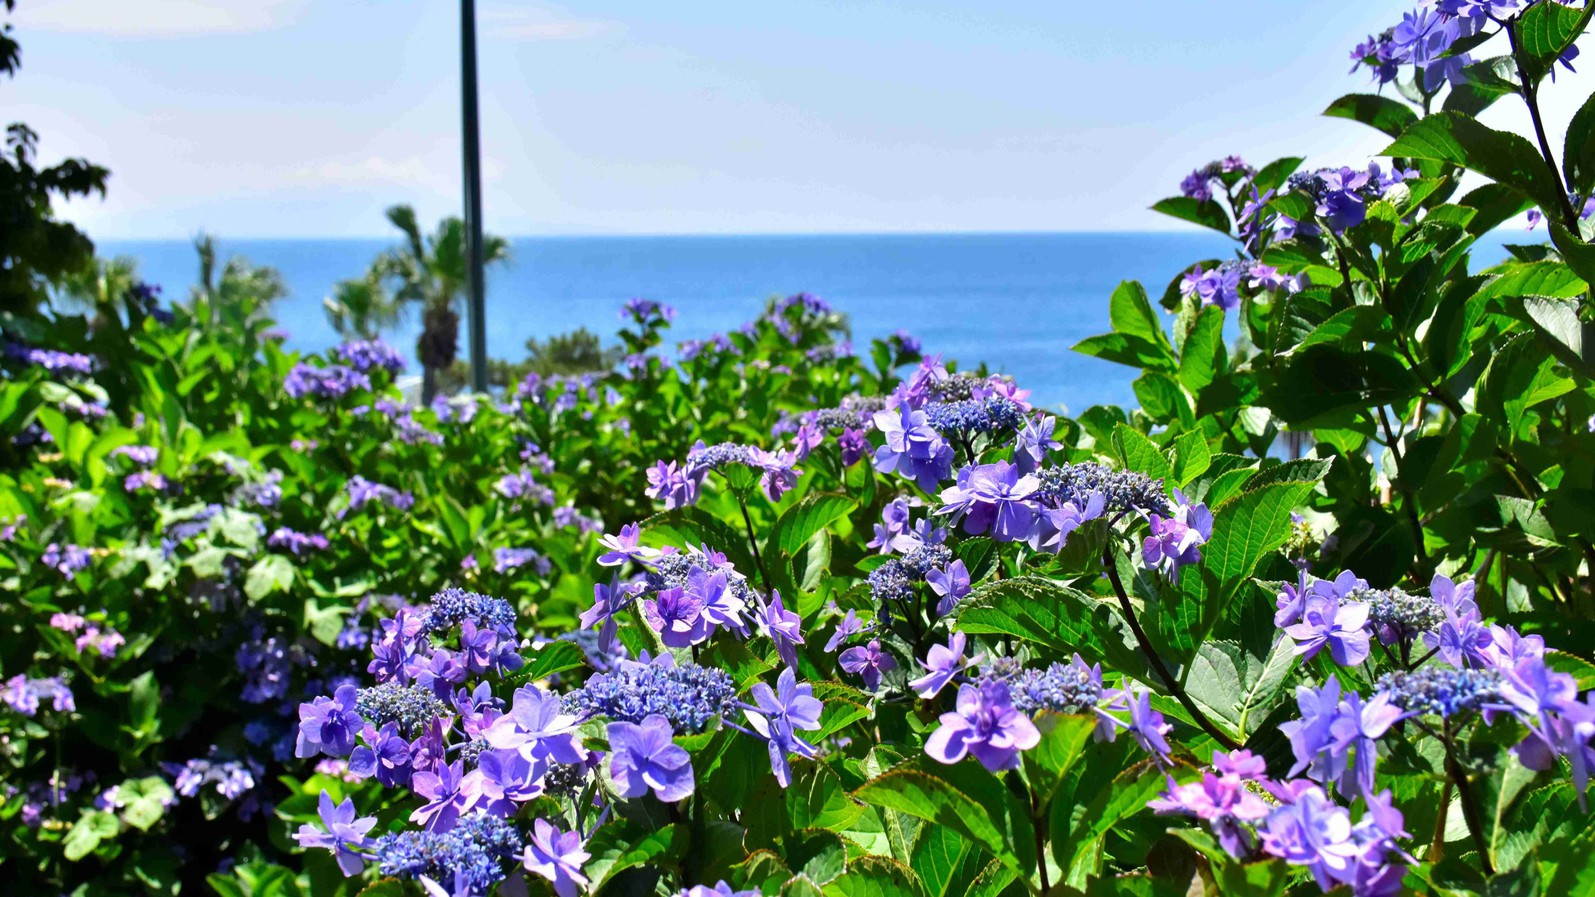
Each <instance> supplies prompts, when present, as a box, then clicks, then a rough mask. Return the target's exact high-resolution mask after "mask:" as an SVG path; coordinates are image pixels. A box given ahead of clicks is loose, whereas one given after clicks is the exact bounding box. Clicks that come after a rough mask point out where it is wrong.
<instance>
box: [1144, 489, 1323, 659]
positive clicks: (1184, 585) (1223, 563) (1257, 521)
mask: <svg viewBox="0 0 1595 897" xmlns="http://www.w3.org/2000/svg"><path fill="white" fill-rule="evenodd" d="M1330 463H1331V462H1330V461H1327V460H1314V459H1303V460H1299V461H1289V462H1286V463H1284V464H1279V465H1276V466H1274V467H1269V468H1266V469H1264V470H1263V471H1262V472H1260V473H1258V474H1257V475H1256V476H1254V477H1252V478H1251V480H1249V481H1248V482H1247V484H1246V487H1245V488H1244V489H1243V490H1242V491H1241V493H1240V494H1239V495H1235V496H1231V497H1230V498H1228V499H1226V500H1225V501H1224V502H1222V503H1221V504H1219V505H1218V506H1216V507H1215V508H1213V538H1212V539H1210V540H1209V541H1208V543H1207V544H1206V545H1204V546H1203V547H1202V565H1201V566H1200V567H1197V568H1194V569H1192V570H1189V571H1185V572H1183V573H1182V575H1181V576H1180V582H1179V587H1180V596H1179V600H1178V601H1177V602H1176V604H1175V606H1174V607H1173V608H1172V611H1173V614H1172V617H1171V618H1170V619H1168V620H1166V621H1165V622H1164V624H1163V626H1162V627H1161V628H1162V629H1163V631H1164V632H1166V633H1167V634H1168V637H1169V639H1170V644H1171V646H1172V647H1174V648H1175V649H1176V650H1177V651H1178V652H1179V654H1180V655H1181V657H1190V656H1192V655H1193V654H1194V653H1195V651H1196V649H1197V646H1199V645H1200V644H1201V643H1202V642H1203V641H1204V640H1205V639H1206V638H1207V634H1208V633H1209V632H1210V631H1212V629H1213V626H1214V625H1215V624H1216V623H1217V622H1218V620H1219V619H1220V617H1221V616H1222V615H1223V613H1224V611H1225V609H1226V608H1227V607H1229V605H1230V602H1231V601H1233V600H1234V599H1235V597H1236V595H1237V594H1238V593H1239V592H1240V590H1241V587H1242V586H1244V585H1245V584H1246V582H1247V580H1248V579H1250V578H1251V575H1252V572H1253V571H1254V570H1256V569H1257V564H1258V562H1260V561H1261V560H1262V559H1263V557H1264V556H1265V555H1267V554H1269V553H1270V552H1272V551H1274V550H1275V549H1277V548H1279V547H1280V546H1281V545H1283V544H1285V540H1286V539H1287V538H1288V537H1289V536H1290V515H1291V512H1292V511H1294V510H1295V509H1296V508H1297V507H1298V506H1299V505H1300V504H1301V503H1302V501H1303V500H1305V499H1306V497H1307V496H1308V494H1309V493H1311V492H1312V491H1313V489H1315V488H1316V487H1317V486H1318V483H1319V482H1320V481H1322V480H1323V478H1324V477H1325V476H1326V475H1328V473H1329V467H1330Z"/></svg>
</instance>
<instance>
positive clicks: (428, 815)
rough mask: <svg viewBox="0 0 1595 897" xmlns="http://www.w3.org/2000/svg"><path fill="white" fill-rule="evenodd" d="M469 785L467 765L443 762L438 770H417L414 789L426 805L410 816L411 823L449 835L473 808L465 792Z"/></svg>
mask: <svg viewBox="0 0 1595 897" xmlns="http://www.w3.org/2000/svg"><path fill="white" fill-rule="evenodd" d="M464 783H465V764H463V763H461V762H460V761H458V760H456V761H455V762H453V763H439V764H438V765H437V767H436V769H435V770H430V769H429V770H421V771H417V772H416V774H415V775H414V777H412V778H411V779H410V788H411V790H413V791H414V792H415V793H416V794H418V795H420V796H421V797H424V798H426V803H425V804H424V805H423V806H421V807H418V808H417V809H416V810H415V812H413V813H411V814H410V821H411V822H413V823H415V824H416V825H419V826H422V827H423V828H425V829H427V830H428V831H434V832H446V831H448V830H449V829H451V828H454V825H455V823H457V822H459V820H460V814H461V813H464V812H466V811H467V810H469V809H470V808H471V796H470V795H468V794H466V793H465V792H464V791H462V790H461V786H462V785H463V784H464Z"/></svg>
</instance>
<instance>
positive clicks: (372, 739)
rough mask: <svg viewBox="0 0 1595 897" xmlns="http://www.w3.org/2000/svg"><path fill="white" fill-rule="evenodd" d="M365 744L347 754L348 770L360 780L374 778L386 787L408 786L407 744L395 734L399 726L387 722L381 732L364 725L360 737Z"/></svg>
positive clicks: (408, 758) (408, 750)
mask: <svg viewBox="0 0 1595 897" xmlns="http://www.w3.org/2000/svg"><path fill="white" fill-rule="evenodd" d="M360 737H361V740H363V741H364V742H365V744H362V745H360V746H358V747H356V748H355V749H354V751H353V753H351V754H350V755H349V771H350V772H351V773H354V774H355V775H357V776H360V777H362V778H369V777H372V776H375V777H376V780H377V781H378V782H381V783H382V784H383V785H384V786H386V787H388V788H398V787H400V786H404V785H408V784H410V773H411V771H412V770H411V767H410V742H408V741H405V740H404V738H402V737H401V736H400V735H399V724H398V723H397V722H389V723H386V724H385V725H383V727H382V728H381V729H374V728H372V727H371V726H366V727H365V728H364V729H363V730H362V731H361V734H360Z"/></svg>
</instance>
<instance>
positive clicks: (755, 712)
mask: <svg viewBox="0 0 1595 897" xmlns="http://www.w3.org/2000/svg"><path fill="white" fill-rule="evenodd" d="M749 695H750V696H751V697H752V698H753V703H752V704H751V705H750V704H744V705H742V712H743V714H744V715H746V716H747V718H748V725H750V726H752V727H753V731H754V732H755V733H756V734H757V735H758V736H759V737H760V738H762V739H764V740H765V742H766V743H767V744H768V746H769V750H770V769H771V770H772V771H773V772H774V773H775V780H776V781H777V782H779V783H780V784H781V787H782V788H785V787H787V786H789V785H791V784H792V766H791V764H790V763H789V762H788V761H787V755H788V754H797V755H798V756H800V757H810V758H812V757H816V756H818V755H819V749H818V748H816V747H815V746H814V745H812V744H809V743H808V742H807V741H804V740H803V739H802V738H801V737H799V736H798V734H797V733H798V732H799V731H805V732H812V731H814V730H816V729H818V728H819V727H820V712H821V711H822V710H824V709H825V708H824V705H823V704H821V703H820V701H819V699H817V698H815V697H814V686H812V685H810V684H808V683H806V682H805V683H802V684H799V683H798V681H797V674H796V673H795V672H793V671H792V668H791V667H787V668H786V669H784V670H782V671H781V676H780V678H779V679H777V680H776V686H775V689H774V690H772V689H771V688H770V686H768V685H766V684H765V683H763V682H759V683H757V684H755V685H754V686H753V688H752V690H751V691H749Z"/></svg>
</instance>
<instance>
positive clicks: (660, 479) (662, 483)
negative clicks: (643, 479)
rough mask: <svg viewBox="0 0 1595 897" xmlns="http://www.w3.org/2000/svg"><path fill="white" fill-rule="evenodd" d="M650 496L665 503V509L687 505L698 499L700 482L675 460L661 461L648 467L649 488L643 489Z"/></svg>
mask: <svg viewBox="0 0 1595 897" xmlns="http://www.w3.org/2000/svg"><path fill="white" fill-rule="evenodd" d="M643 491H644V494H646V495H647V496H648V497H649V498H653V499H658V500H660V501H663V502H664V503H665V510H673V509H675V508H682V507H686V506H687V505H690V504H692V503H693V502H695V501H697V500H698V482H697V481H696V480H694V479H693V478H691V477H689V476H687V474H686V473H685V472H684V471H683V470H682V469H681V467H680V466H679V465H677V464H676V462H674V461H670V462H668V463H667V462H665V461H660V462H658V463H656V464H655V465H654V466H653V467H650V468H648V488H647V489H645V490H643Z"/></svg>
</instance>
